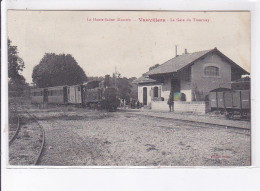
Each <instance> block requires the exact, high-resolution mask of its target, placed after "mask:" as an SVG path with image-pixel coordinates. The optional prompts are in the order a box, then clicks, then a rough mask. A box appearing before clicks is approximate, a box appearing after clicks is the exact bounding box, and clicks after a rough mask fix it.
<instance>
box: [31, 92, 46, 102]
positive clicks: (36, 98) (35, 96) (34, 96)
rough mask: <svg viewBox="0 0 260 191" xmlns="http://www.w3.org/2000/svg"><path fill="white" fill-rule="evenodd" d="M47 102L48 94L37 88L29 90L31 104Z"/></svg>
mask: <svg viewBox="0 0 260 191" xmlns="http://www.w3.org/2000/svg"><path fill="white" fill-rule="evenodd" d="M44 102H48V93H47V90H46V89H44V88H37V89H32V90H31V103H32V104H40V103H44Z"/></svg>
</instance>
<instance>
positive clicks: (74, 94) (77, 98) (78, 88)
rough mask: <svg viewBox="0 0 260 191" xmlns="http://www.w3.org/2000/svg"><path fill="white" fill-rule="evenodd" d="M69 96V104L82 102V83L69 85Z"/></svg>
mask: <svg viewBox="0 0 260 191" xmlns="http://www.w3.org/2000/svg"><path fill="white" fill-rule="evenodd" d="M67 97H68V103H69V104H76V105H81V104H82V85H73V86H67Z"/></svg>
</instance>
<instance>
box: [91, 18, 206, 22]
mask: <svg viewBox="0 0 260 191" xmlns="http://www.w3.org/2000/svg"><path fill="white" fill-rule="evenodd" d="M87 21H90V22H91V21H101V22H102V21H125V22H131V21H139V22H209V19H200V18H187V19H182V18H170V19H162V18H138V19H137V20H135V19H130V18H116V19H114V18H96V17H93V18H87Z"/></svg>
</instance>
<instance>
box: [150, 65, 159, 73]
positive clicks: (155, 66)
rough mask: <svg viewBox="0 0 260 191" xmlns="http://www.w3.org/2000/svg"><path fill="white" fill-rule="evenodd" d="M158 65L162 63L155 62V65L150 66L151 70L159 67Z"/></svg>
mask: <svg viewBox="0 0 260 191" xmlns="http://www.w3.org/2000/svg"><path fill="white" fill-rule="evenodd" d="M158 66H160V64H155V65H153V66H151V67H150V68H149V71H150V70H153V69H154V68H157V67H158Z"/></svg>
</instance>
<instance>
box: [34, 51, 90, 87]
mask: <svg viewBox="0 0 260 191" xmlns="http://www.w3.org/2000/svg"><path fill="white" fill-rule="evenodd" d="M32 78H33V82H34V83H35V84H36V86H37V87H40V88H42V87H51V86H61V85H75V84H80V83H82V82H84V81H87V76H86V74H85V72H84V71H83V69H82V68H81V67H80V66H79V65H78V63H77V62H76V60H75V59H74V58H73V57H72V56H71V55H70V54H66V55H65V54H59V55H56V54H55V53H46V54H45V55H44V56H43V58H42V59H41V61H40V63H39V64H38V65H36V66H35V67H34V68H33V73H32Z"/></svg>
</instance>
